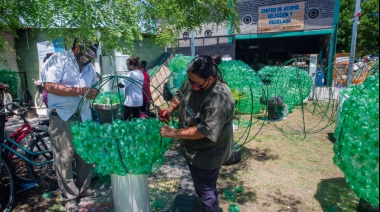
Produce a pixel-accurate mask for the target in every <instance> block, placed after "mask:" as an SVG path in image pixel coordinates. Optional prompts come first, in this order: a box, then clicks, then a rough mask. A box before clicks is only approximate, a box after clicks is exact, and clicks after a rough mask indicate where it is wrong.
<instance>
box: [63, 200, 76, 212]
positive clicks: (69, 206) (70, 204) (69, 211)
mask: <svg viewBox="0 0 380 212" xmlns="http://www.w3.org/2000/svg"><path fill="white" fill-rule="evenodd" d="M65 209H66V212H78V211H79V207H78V203H77V201H75V200H69V201H67V202H66V203H65Z"/></svg>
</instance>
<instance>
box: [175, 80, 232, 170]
mask: <svg viewBox="0 0 380 212" xmlns="http://www.w3.org/2000/svg"><path fill="white" fill-rule="evenodd" d="M174 97H175V98H177V99H178V100H179V101H180V104H179V108H178V111H179V127H180V128H188V127H193V126H196V127H197V129H198V131H199V132H200V133H202V134H203V135H204V136H205V137H204V138H202V139H196V140H189V139H181V140H180V144H181V145H180V150H181V153H182V154H183V156H184V157H185V158H186V160H187V162H189V163H190V164H192V165H194V166H197V167H199V168H203V169H216V168H218V167H221V166H222V165H223V163H224V162H226V161H227V160H228V159H229V157H230V156H231V154H232V141H233V128H232V120H233V118H234V112H235V100H234V98H233V96H232V94H231V91H230V89H229V88H228V86H227V85H226V84H225V83H222V82H220V81H219V80H217V81H216V82H215V83H214V84H213V85H212V86H211V87H210V88H209V89H208V90H206V91H204V92H195V91H194V90H193V89H192V87H191V85H190V83H189V81H188V80H186V81H185V83H184V84H183V85H182V87H181V88H180V89H179V90H178V91H177V92H176V93H175V95H174Z"/></svg>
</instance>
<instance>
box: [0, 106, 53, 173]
mask: <svg viewBox="0 0 380 212" xmlns="http://www.w3.org/2000/svg"><path fill="white" fill-rule="evenodd" d="M23 119H24V125H23V126H21V127H20V128H19V129H18V130H17V131H16V132H15V133H13V134H15V135H16V134H20V133H21V134H20V136H19V137H18V138H17V140H16V141H15V140H13V139H12V138H10V137H9V138H8V137H7V136H6V135H5V123H6V122H7V119H6V115H5V114H3V113H0V139H2V140H0V141H1V146H0V147H1V148H0V156H2V153H3V150H4V149H7V150H9V151H10V155H11V154H12V157H13V156H14V155H17V156H18V157H20V158H21V159H22V160H24V161H26V162H27V163H29V164H31V165H33V166H43V165H45V164H48V163H52V162H53V159H51V160H46V161H43V162H40V163H36V162H34V161H32V160H30V159H29V158H27V157H26V156H25V155H24V154H22V153H20V152H18V151H17V148H20V149H21V150H22V151H23V152H25V153H26V154H29V155H42V154H46V153H51V152H52V150H51V149H49V150H44V151H37V152H32V151H30V150H29V149H27V148H25V147H23V146H22V145H20V144H19V142H20V141H21V139H22V138H21V137H22V136H23V137H25V135H26V134H27V133H28V132H27V130H28V127H30V129H29V130H30V131H29V132H33V129H32V127H31V126H30V124H29V123H28V122H27V121H26V120H25V117H23ZM25 127H26V128H27V130H24V131H23V129H24V128H25ZM13 134H12V135H13ZM8 157H9V155H8ZM0 174H1V173H0Z"/></svg>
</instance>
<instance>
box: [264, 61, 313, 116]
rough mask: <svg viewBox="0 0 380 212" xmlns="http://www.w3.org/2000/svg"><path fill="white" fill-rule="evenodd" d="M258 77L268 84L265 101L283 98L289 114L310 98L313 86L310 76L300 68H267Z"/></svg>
mask: <svg viewBox="0 0 380 212" xmlns="http://www.w3.org/2000/svg"><path fill="white" fill-rule="evenodd" d="M258 75H259V76H260V78H261V80H262V81H263V82H264V83H265V84H266V85H265V95H264V97H265V99H266V100H267V99H268V98H270V97H275V96H281V97H283V98H284V104H287V105H289V112H291V111H292V110H293V109H294V106H296V105H300V104H302V102H303V100H304V99H306V98H308V96H309V95H310V91H311V89H312V85H313V80H312V79H311V77H310V76H309V74H308V73H307V72H306V71H304V70H302V69H300V68H298V67H291V66H265V67H263V68H262V69H260V71H259V72H258Z"/></svg>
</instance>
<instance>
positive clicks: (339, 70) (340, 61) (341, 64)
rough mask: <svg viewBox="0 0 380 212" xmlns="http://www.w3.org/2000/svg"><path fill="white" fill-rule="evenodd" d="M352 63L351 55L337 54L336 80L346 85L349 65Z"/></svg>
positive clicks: (335, 64) (335, 61) (335, 63)
mask: <svg viewBox="0 0 380 212" xmlns="http://www.w3.org/2000/svg"><path fill="white" fill-rule="evenodd" d="M349 63H350V53H337V54H335V60H334V79H335V80H337V81H339V83H340V84H342V85H343V84H344V83H345V82H346V79H347V75H348V64H349Z"/></svg>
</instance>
